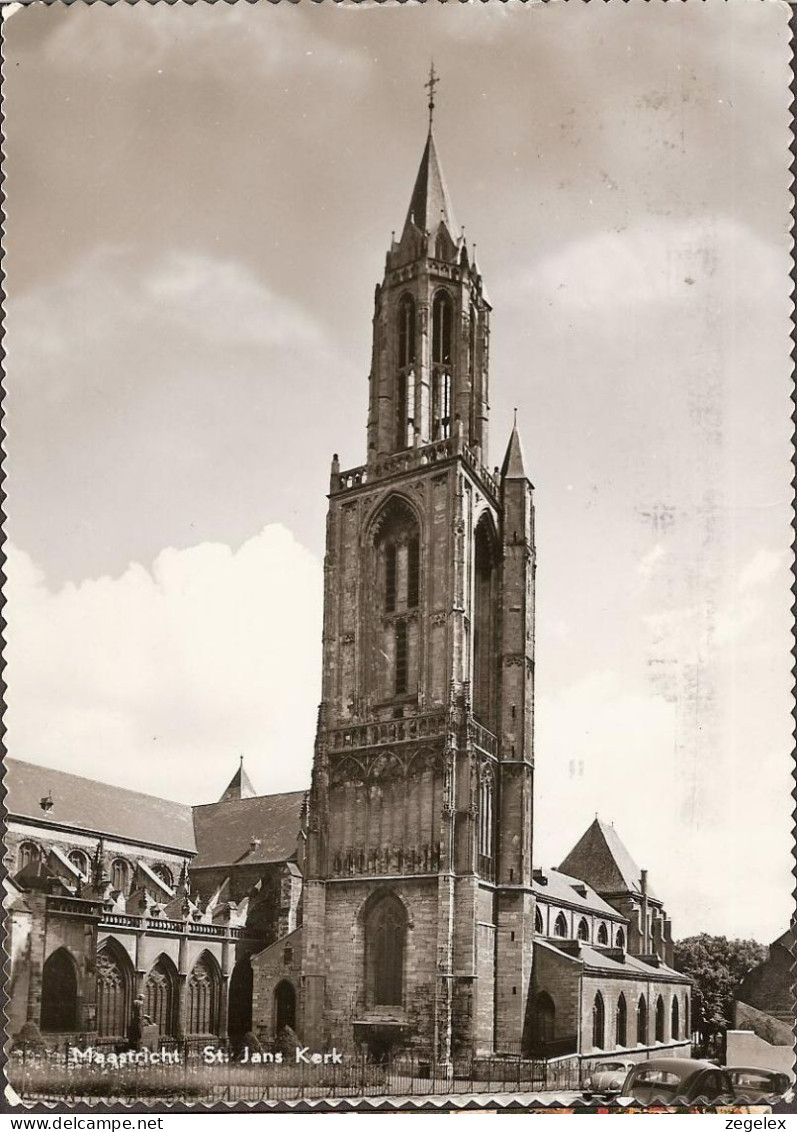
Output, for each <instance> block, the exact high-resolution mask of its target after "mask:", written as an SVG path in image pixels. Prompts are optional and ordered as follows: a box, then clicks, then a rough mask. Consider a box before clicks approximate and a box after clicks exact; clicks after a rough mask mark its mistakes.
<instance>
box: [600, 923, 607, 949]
mask: <svg viewBox="0 0 797 1132" xmlns="http://www.w3.org/2000/svg"><path fill="white" fill-rule="evenodd" d="M608 942H609V933H608V932H607V930H606V925H605V924H600V925H599V927H598V943H602V944H607V943H608Z"/></svg>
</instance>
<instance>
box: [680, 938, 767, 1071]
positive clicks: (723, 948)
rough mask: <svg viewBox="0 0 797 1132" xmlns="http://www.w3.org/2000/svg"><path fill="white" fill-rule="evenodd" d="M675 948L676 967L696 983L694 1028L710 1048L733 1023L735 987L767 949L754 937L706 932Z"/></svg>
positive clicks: (683, 941)
mask: <svg viewBox="0 0 797 1132" xmlns="http://www.w3.org/2000/svg"><path fill="white" fill-rule="evenodd" d="M674 952H675V955H674V966H675V969H676V971H680V972H682V973H683V974H684V975H688V976H689V978H690V979H692V982H693V984H694V985H693V988H692V1018H691V1028H692V1030H693V1031H695V1032H696V1033H698V1034H699V1035H700V1039H701V1042H700V1044H701V1045H702V1046H703V1047H704V1048H705V1049H706V1050H708V1049H709V1048H712V1047H715V1046H716V1043H717V1040H718V1038H719V1037H720V1035H722V1034H724V1033H725V1031H726V1030H727V1029H728V1028H729V1027H730V1026H732V1025H733V994H734V991H735V990H736V987H737V986H738V985H739V983H740V982H741V981H742V979H743V978H744V976H745V975H746V974H747V972H748V971H749V970H750V969H751V968H752V967H755V966H756V965H757V964H758V963H761V962H763V960H764V959H766V957H767V949H766V947H764V946H763V945H762V944H760V943H756V941H755V940H753V939H727V938H726V937H725V936H724V935H708V934H707V933H705V932H703V933H702V934H701V935H694V936H689V938H688V939H682V940H679V941H678V942H677V943H676V944H675V949H674Z"/></svg>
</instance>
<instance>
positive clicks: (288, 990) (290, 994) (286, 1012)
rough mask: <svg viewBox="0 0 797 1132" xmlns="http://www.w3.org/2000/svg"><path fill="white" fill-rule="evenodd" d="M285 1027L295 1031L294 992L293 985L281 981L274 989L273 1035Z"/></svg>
mask: <svg viewBox="0 0 797 1132" xmlns="http://www.w3.org/2000/svg"><path fill="white" fill-rule="evenodd" d="M286 1026H290V1028H291V1029H292V1030H295V1029H296V991H295V990H294V989H293V983H290V982H288V980H287V979H283V980H282V982H280V983H277V986H276V987H275V989H274V1033H275V1034H279V1033H281V1032H282V1031H283V1030H284V1029H285V1027H286Z"/></svg>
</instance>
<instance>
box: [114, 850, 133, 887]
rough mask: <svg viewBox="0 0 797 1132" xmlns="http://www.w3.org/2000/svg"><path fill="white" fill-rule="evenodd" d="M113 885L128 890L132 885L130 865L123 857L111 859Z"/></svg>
mask: <svg viewBox="0 0 797 1132" xmlns="http://www.w3.org/2000/svg"><path fill="white" fill-rule="evenodd" d="M111 887H112V888H115V889H117V890H118V891H119V892H127V890H128V888H129V887H130V866H129V865H128V863H127V861H125V860H124V859H123V858H122V857H116V858H115V860H113V861H111Z"/></svg>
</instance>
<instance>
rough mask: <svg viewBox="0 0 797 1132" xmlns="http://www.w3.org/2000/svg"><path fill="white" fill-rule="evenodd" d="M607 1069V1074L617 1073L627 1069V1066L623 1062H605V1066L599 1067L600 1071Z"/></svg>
mask: <svg viewBox="0 0 797 1132" xmlns="http://www.w3.org/2000/svg"><path fill="white" fill-rule="evenodd" d="M601 1069H605V1070H606V1072H607V1073H617V1072H619V1071H620V1070H621V1069H625V1064H624V1063H623V1062H622V1061H604V1063H603V1065H599V1066H598V1071H599V1072H600V1070H601Z"/></svg>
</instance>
